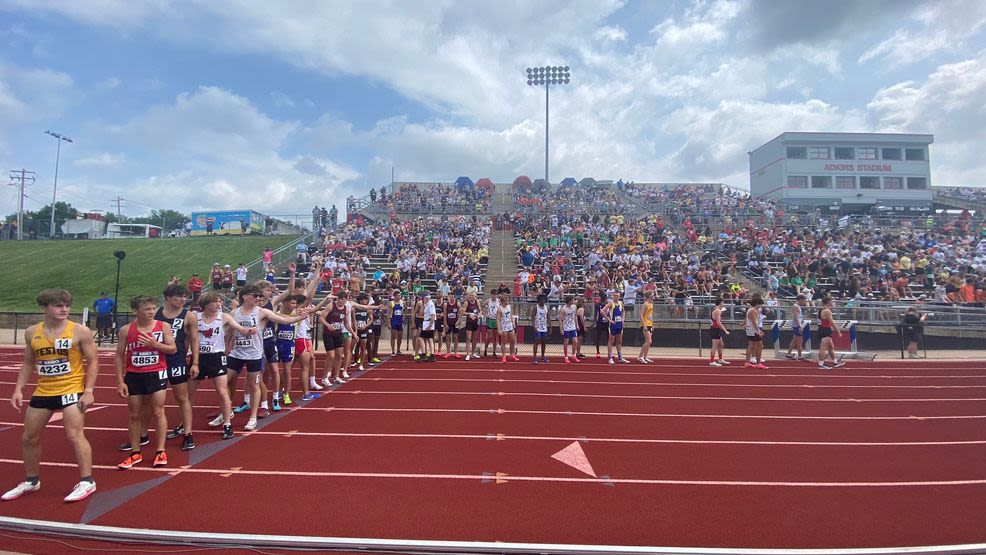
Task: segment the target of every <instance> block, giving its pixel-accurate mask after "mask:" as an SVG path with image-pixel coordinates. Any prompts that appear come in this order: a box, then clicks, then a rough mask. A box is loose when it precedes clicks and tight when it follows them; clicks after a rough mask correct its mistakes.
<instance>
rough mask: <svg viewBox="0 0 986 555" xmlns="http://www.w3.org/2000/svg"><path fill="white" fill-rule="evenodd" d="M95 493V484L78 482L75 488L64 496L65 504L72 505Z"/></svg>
mask: <svg viewBox="0 0 986 555" xmlns="http://www.w3.org/2000/svg"><path fill="white" fill-rule="evenodd" d="M95 492H96V482H79V483H78V484H75V487H74V488H73V489H72V493H69V494H68V495H66V496H65V502H66V503H73V502H75V501H82V500H83V499H85V498H86V497H89V496H90V495H92V494H93V493H95Z"/></svg>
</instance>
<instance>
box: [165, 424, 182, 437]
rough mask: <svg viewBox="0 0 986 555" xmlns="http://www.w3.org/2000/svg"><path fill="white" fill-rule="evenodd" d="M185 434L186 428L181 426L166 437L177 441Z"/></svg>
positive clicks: (176, 427)
mask: <svg viewBox="0 0 986 555" xmlns="http://www.w3.org/2000/svg"><path fill="white" fill-rule="evenodd" d="M184 433H185V427H184V426H182V425H181V424H179V425H177V426H175V429H173V430H171V431H169V432H168V434H167V435H166V436H164V437H166V438H168V439H175V438H176V437H178V436H180V435H183V434H184Z"/></svg>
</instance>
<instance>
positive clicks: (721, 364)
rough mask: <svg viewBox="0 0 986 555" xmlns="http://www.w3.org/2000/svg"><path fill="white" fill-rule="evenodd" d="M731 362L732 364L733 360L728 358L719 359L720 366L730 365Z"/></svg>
mask: <svg viewBox="0 0 986 555" xmlns="http://www.w3.org/2000/svg"><path fill="white" fill-rule="evenodd" d="M730 364H732V362H729V361H728V360H726V359H722V358H720V359H719V366H729V365H730Z"/></svg>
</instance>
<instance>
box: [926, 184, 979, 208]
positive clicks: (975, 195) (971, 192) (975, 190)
mask: <svg viewBox="0 0 986 555" xmlns="http://www.w3.org/2000/svg"><path fill="white" fill-rule="evenodd" d="M932 190H933V191H934V192H935V194H936V195H938V194H940V195H946V196H950V197H955V198H960V199H964V200H968V201H971V202H979V203H984V204H986V187H934V188H933V189H932Z"/></svg>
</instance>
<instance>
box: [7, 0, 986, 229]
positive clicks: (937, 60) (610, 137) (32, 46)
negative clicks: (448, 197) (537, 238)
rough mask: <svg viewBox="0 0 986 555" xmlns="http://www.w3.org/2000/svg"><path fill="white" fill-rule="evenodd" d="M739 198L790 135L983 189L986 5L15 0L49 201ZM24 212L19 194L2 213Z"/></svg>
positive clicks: (32, 129) (11, 105)
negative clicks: (654, 184)
mask: <svg viewBox="0 0 986 555" xmlns="http://www.w3.org/2000/svg"><path fill="white" fill-rule="evenodd" d="M542 64H567V65H569V66H570V67H571V68H572V83H571V85H569V86H567V87H565V88H563V89H560V90H557V91H555V92H554V93H553V95H552V104H551V108H552V126H551V129H552V151H551V164H552V180H553V181H556V180H558V179H560V178H562V177H565V176H573V177H576V178H581V177H585V176H592V177H596V178H600V179H602V178H612V179H616V178H624V179H633V180H637V181H675V180H681V181H724V182H727V183H729V184H731V185H736V186H739V187H746V186H747V184H748V168H747V157H746V153H747V152H748V151H749V150H752V149H753V148H755V147H757V146H759V145H760V144H762V143H763V142H765V141H767V140H769V139H770V138H772V137H774V136H776V135H777V134H779V133H780V132H783V131H901V132H917V133H933V134H935V138H936V143H935V145H934V146H933V147H932V152H931V159H932V172H933V181H934V182H935V183H936V184H941V185H958V184H976V185H982V184H986V179H984V176H986V162H984V161H983V157H982V156H981V155H980V154H979V148H980V143H981V142H982V138H983V136H984V134H983V132H982V129H983V128H984V124H986V113H984V111H983V110H982V106H984V105H986V3H984V2H980V1H951V0H945V1H941V2H917V1H913V0H897V1H888V0H871V1H868V2H846V1H838V0H834V1H831V2H817V1H814V2H806V1H801V0H794V1H788V2H774V1H761V0H750V1H736V2H733V1H726V0H720V1H697V2H626V3H624V2H619V1H615V0H598V1H596V0H579V1H577V2H565V1H560V0H559V1H551V0H544V1H540V2H526V1H521V0H515V1H504V2H495V3H491V2H479V1H470V2H426V3H412V2H398V1H393V2H359V3H342V2H276V3H269V2H259V1H245V0H240V1H234V0H230V1H227V2H221V3H214V2H200V1H195V0H189V1H183V2H170V1H167V0H148V1H144V2H132V1H122V0H90V1H87V2H64V1H61V0H0V122H2V123H0V162H2V163H3V164H4V165H5V167H4V169H13V168H21V167H24V168H27V169H30V170H34V171H36V172H37V174H38V183H37V184H36V185H35V186H33V187H32V188H31V189H30V190H29V192H28V194H29V197H30V198H29V200H28V203H27V206H28V207H29V208H31V209H37V208H39V207H40V206H42V205H43V204H45V203H47V202H49V201H50V196H51V185H52V177H53V169H54V168H53V166H54V154H55V153H54V150H55V144H54V139H52V138H51V137H48V136H47V135H44V133H43V131H44V130H45V129H52V130H55V131H58V132H60V133H63V134H65V135H67V136H69V137H72V138H73V139H74V140H75V141H76V142H75V143H73V144H71V145H66V146H65V148H63V149H62V159H61V165H60V173H59V186H58V189H59V191H58V193H59V199H60V200H67V201H69V202H71V203H72V204H73V205H74V206H76V207H77V208H80V209H84V210H88V209H102V210H106V209H109V208H110V205H109V199H110V198H112V197H114V196H117V195H120V196H122V197H124V198H126V199H128V203H127V204H128V206H127V208H126V209H125V212H126V213H127V214H128V215H132V216H136V215H140V214H143V213H146V212H147V211H148V210H150V208H172V209H178V210H183V211H189V210H194V209H201V208H254V209H258V210H260V211H263V212H266V213H272V214H293V213H306V212H308V211H309V210H310V207H311V205H313V204H318V205H319V206H322V205H325V204H337V205H339V206H340V207H341V206H342V204H343V203H344V199H345V197H346V196H348V195H349V194H364V193H365V192H366V191H367V190H368V189H369V187H370V186H379V185H380V184H382V183H387V182H389V180H390V169H391V167H392V166H394V167H396V171H397V177H398V179H421V180H440V181H446V180H452V179H454V178H455V177H456V176H458V175H470V176H472V177H473V178H474V179H475V178H479V177H491V178H493V179H494V180H498V181H509V180H512V179H513V178H514V177H516V176H517V175H520V174H528V175H532V176H535V177H538V176H540V175H541V172H542V171H543V144H544V143H543V141H544V121H543V110H544V105H543V102H544V100H543V91H538V90H534V89H532V88H529V87H527V86H526V84H525V83H524V80H525V77H524V68H526V67H528V66H531V65H542ZM15 208H16V194H15V192H14V190H13V188H7V189H6V190H5V192H4V194H3V195H0V210H2V213H3V214H4V215H5V214H9V213H11V212H13V211H14V210H15Z"/></svg>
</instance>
